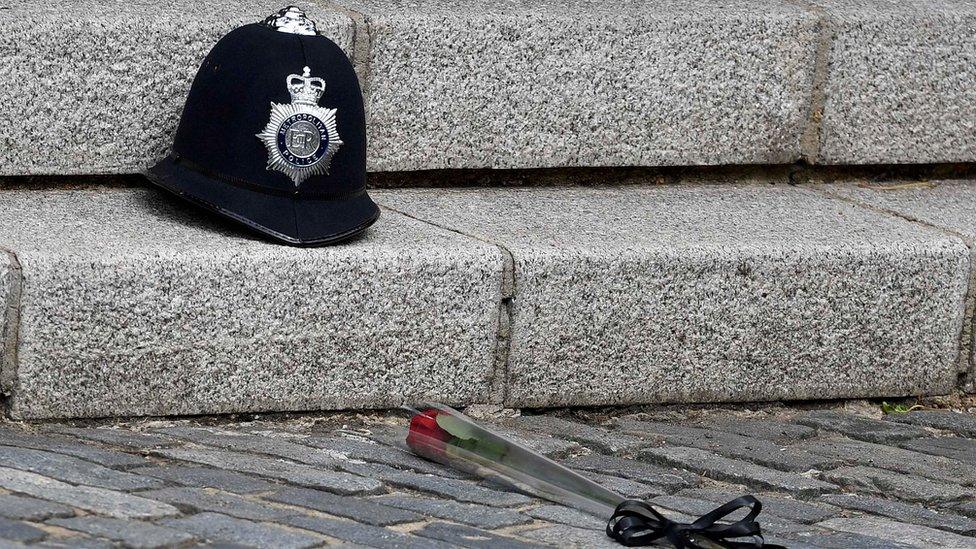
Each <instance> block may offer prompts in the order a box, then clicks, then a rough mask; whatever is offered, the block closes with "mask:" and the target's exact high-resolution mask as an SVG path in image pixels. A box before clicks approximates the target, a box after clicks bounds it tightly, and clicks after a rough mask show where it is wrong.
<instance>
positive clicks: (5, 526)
mask: <svg viewBox="0 0 976 549" xmlns="http://www.w3.org/2000/svg"><path fill="white" fill-rule="evenodd" d="M44 535H45V534H44V530H41V529H40V528H35V527H33V526H31V525H30V524H27V523H26V522H20V521H16V520H11V519H7V518H0V540H9V541H20V542H25V543H26V542H30V541H38V540H41V539H43V538H44Z"/></svg>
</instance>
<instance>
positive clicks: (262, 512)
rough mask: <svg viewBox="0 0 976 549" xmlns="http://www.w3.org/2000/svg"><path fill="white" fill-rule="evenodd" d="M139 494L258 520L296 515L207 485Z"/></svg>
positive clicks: (201, 510)
mask: <svg viewBox="0 0 976 549" xmlns="http://www.w3.org/2000/svg"><path fill="white" fill-rule="evenodd" d="M139 495H140V496H142V497H145V498H149V499H154V500H156V501H163V502H166V503H169V504H170V505H173V506H174V507H177V508H180V509H190V510H191V511H195V512H204V511H212V512H214V513H220V514H222V515H228V516H231V517H237V518H243V519H248V520H257V521H274V520H275V519H280V518H282V517H285V516H288V515H291V514H294V513H292V512H290V511H287V510H284V509H279V508H277V507H271V506H269V505H266V504H262V503H257V502H254V501H251V500H249V499H245V498H243V497H241V496H238V495H235V494H228V493H225V492H217V491H213V490H209V489H204V488H166V489H163V490H152V491H149V492H140V493H139Z"/></svg>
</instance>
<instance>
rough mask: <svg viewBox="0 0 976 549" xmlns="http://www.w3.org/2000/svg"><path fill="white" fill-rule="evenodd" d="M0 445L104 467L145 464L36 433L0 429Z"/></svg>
mask: <svg viewBox="0 0 976 549" xmlns="http://www.w3.org/2000/svg"><path fill="white" fill-rule="evenodd" d="M0 443H3V445H5V446H18V447H20V448H33V449H35V450H45V451H47V452H54V453H57V454H65V455H69V456H74V457H79V458H82V459H87V460H88V461H92V462H95V463H98V464H100V465H104V466H106V467H119V468H125V467H136V466H139V465H145V464H146V463H147V462H146V460H145V459H144V458H143V457H141V456H134V455H132V454H127V453H125V452H120V451H118V450H109V449H105V448H101V447H98V446H95V445H93V444H86V443H83V442H79V441H76V440H74V439H70V438H61V437H51V436H46V435H41V434H37V433H24V432H23V431H14V430H11V429H0Z"/></svg>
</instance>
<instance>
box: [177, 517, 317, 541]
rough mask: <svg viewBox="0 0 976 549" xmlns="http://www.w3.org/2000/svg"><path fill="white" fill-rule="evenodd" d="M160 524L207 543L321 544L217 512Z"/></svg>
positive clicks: (262, 524) (309, 538)
mask: <svg viewBox="0 0 976 549" xmlns="http://www.w3.org/2000/svg"><path fill="white" fill-rule="evenodd" d="M163 524H165V525H166V526H169V527H170V528H173V529H175V530H182V531H184V532H189V533H191V534H194V535H195V536H197V537H199V538H202V539H204V540H206V541H208V542H225V543H236V544H240V545H244V546H248V547H276V548H281V549H290V548H295V549H301V548H304V547H312V546H314V545H319V544H321V543H322V541H323V540H322V539H320V538H318V537H315V536H312V535H309V534H306V533H302V532H296V531H294V530H290V529H286V528H282V527H281V526H277V525H273V524H266V523H261V522H251V521H248V520H243V519H238V518H234V517H228V516H227V515H221V514H219V513H200V514H197V515H192V516H189V517H184V518H178V519H169V520H166V521H163Z"/></svg>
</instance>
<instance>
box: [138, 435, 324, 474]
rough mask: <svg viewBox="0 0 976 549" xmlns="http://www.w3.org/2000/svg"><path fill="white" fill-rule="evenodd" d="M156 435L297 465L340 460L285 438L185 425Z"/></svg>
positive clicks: (321, 463)
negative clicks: (282, 460)
mask: <svg viewBox="0 0 976 549" xmlns="http://www.w3.org/2000/svg"><path fill="white" fill-rule="evenodd" d="M156 432H159V433H163V434H166V435H169V436H172V437H174V438H180V439H183V440H188V441H191V442H195V443H197V444H201V445H205V446H215V447H217V448H225V449H227V450H235V451H238V452H253V453H257V454H266V455H269V456H275V457H281V458H285V459H290V460H292V461H297V462H298V463H307V464H309V465H323V466H326V467H331V466H333V465H335V464H336V461H337V457H338V456H337V455H336V454H335V453H334V452H329V451H325V450H321V449H319V448H312V447H309V446H305V445H302V444H295V443H293V442H290V441H289V440H288V439H283V438H274V437H267V436H259V435H251V434H234V435H227V434H223V433H220V432H219V431H216V430H211V429H200V428H193V427H182V426H181V427H168V428H164V429H157V430H156Z"/></svg>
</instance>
